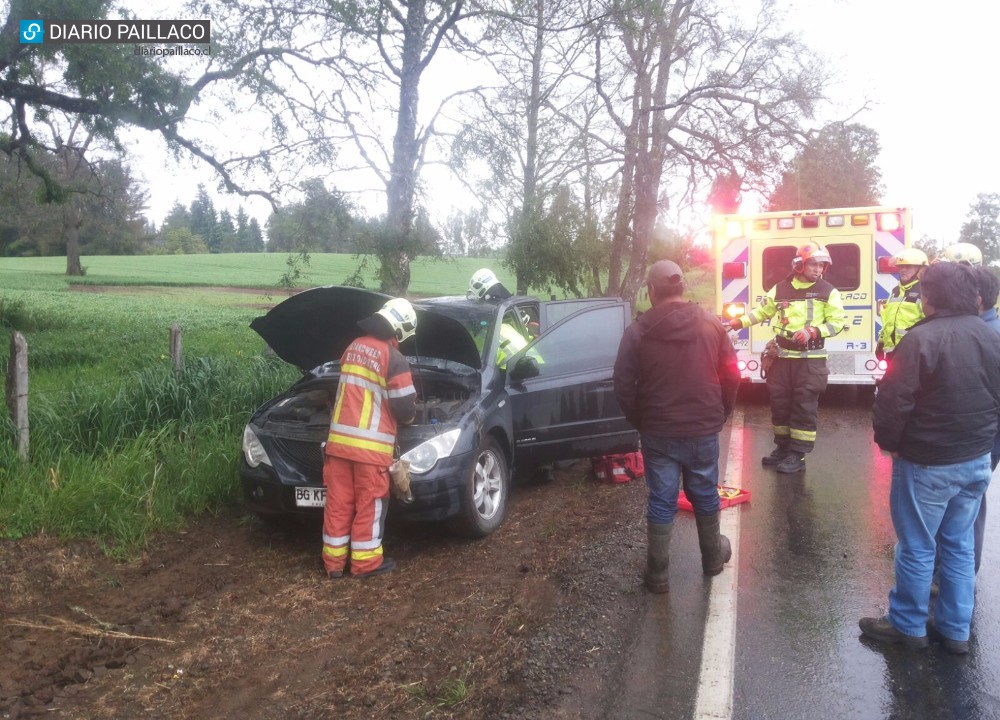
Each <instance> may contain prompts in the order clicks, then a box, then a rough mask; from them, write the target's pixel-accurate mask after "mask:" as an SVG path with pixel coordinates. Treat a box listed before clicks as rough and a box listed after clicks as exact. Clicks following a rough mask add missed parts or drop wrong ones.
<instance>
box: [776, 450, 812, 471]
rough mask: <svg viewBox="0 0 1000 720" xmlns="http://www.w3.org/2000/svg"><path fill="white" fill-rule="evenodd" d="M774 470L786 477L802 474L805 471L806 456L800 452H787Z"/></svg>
mask: <svg viewBox="0 0 1000 720" xmlns="http://www.w3.org/2000/svg"><path fill="white" fill-rule="evenodd" d="M774 469H775V470H777V471H778V472H780V473H785V474H788V475H791V474H792V473H797V472H802V471H803V470H805V469H806V456H805V455H803V454H802V453H800V452H796V451H794V450H789V451H788V453H787V454H786V455H785V457H783V458H781V462H779V463H778V465H777V467H775V468H774Z"/></svg>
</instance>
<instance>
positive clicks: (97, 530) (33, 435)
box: [0, 254, 712, 695]
mask: <svg viewBox="0 0 1000 720" xmlns="http://www.w3.org/2000/svg"><path fill="white" fill-rule="evenodd" d="M286 257H287V256H285V255H266V254H242V255H240V254H237V255H199V256H141V257H88V258H84V259H83V264H84V266H85V267H86V268H87V275H86V276H85V277H83V278H73V279H69V278H67V277H66V276H65V274H64V273H65V258H17V259H13V258H0V362H3V366H4V368H6V363H7V354H8V352H9V346H10V338H11V334H12V332H13V331H15V330H17V331H19V332H21V333H22V334H23V335H24V336H25V338H26V340H27V343H28V367H29V372H30V378H29V419H30V441H31V456H30V460H29V462H27V463H24V462H21V461H20V460H19V459H18V458H17V457H16V452H15V446H14V433H13V429H12V427H11V424H10V422H9V420H8V419H7V418H6V414H4V415H3V416H2V419H0V537H3V538H19V537H24V536H28V535H32V534H35V533H38V532H42V531H45V532H47V533H51V534H54V535H57V536H61V537H81V536H85V537H95V538H97V539H99V540H100V542H101V543H102V544H103V545H104V547H105V548H106V549H107V551H108V552H109V553H111V554H113V555H115V556H119V557H128V556H131V555H133V554H134V553H136V552H137V551H139V550H141V549H142V548H143V547H144V545H145V543H146V542H147V540H148V538H149V536H150V533H153V532H155V531H157V530H160V529H164V528H173V527H178V526H180V525H181V524H182V523H183V522H184V520H185V519H186V518H188V517H190V516H191V515H193V514H197V513H204V512H217V511H219V510H220V509H222V508H224V507H225V506H227V505H229V504H232V503H234V502H238V499H239V498H238V495H239V492H238V477H237V468H238V461H239V452H240V437H241V433H242V429H243V426H244V424H245V423H246V421H247V420H248V419H249V416H250V413H251V412H252V411H253V410H254V408H256V407H257V406H259V405H260V404H261V403H263V402H265V401H266V400H268V399H269V398H271V397H273V396H274V395H275V394H277V393H278V392H280V391H281V390H284V389H285V388H286V387H288V385H290V384H291V382H292V381H293V380H294V378H295V377H296V376H297V374H298V373H297V371H296V370H294V369H293V368H291V367H289V366H288V365H286V364H284V363H282V362H281V361H279V360H275V359H274V358H267V357H265V356H264V349H265V346H264V343H263V341H262V340H261V339H260V338H259V337H258V336H257V335H256V333H254V332H253V331H252V330H251V329H250V327H249V324H250V321H251V320H252V319H253V318H254V317H256V316H258V315H260V314H262V313H263V312H265V311H266V308H267V307H269V306H270V305H273V304H274V303H276V302H279V301H280V300H281V299H283V295H281V294H280V293H279V292H278V290H277V288H278V284H279V279H280V277H281V275H282V273H283V272H285V270H286V265H285V259H286ZM355 263H356V261H355V259H354V258H353V257H352V256H350V255H313V256H312V261H311V265H310V267H308V268H306V270H307V274H306V276H305V277H304V278H303V279H302V283H303V285H304V286H314V285H326V284H337V283H339V282H341V281H342V280H343V279H344V278H346V277H347V276H348V275H350V274H351V273H352V272H353V269H354V266H355ZM484 266H489V267H492V268H493V269H495V271H496V272H497V273H498V276H499V278H500V280H501V281H502V282H503V283H504V284H505V285H507V286H508V287H511V288H512V287H513V286H514V280H513V277H512V276H511V275H510V274H509V273H507V272H505V271H504V270H503V268H501V267H500V266H499V263H497V262H496V261H489V260H483V259H479V258H460V259H455V260H440V261H438V260H420V261H418V262H415V263H414V264H413V266H412V272H413V280H412V283H411V286H410V290H411V294H413V295H415V296H420V295H428V296H430V295H453V294H463V293H464V292H465V289H466V286H467V282H468V278H469V277H470V276H471V275H472V273H473V272H474V271H475V270H477V269H478V268H480V267H484ZM706 280H710V276H709V275H708V274H707V273H702V274H701V275H700V276H699V275H698V273H697V271H694V272H692V273H689V282H690V283H691V284H692V285H693V288H692V291H691V292H690V293H689V296H690V297H691V299H694V300H698V301H703V302H705V303H706V304H707V302H708V301H709V300H710V298H711V292H712V285H711V283H710V281H709V282H706ZM371 284H372V285H374V280H372V283H371ZM151 286H152V287H151ZM213 286H214V287H213ZM232 288H252V290H250V291H238V290H232ZM706 288H707V291H706ZM703 295H704V297H702V296H703ZM705 298H708V300H705ZM175 322H176V323H177V324H178V325H179V326H180V328H181V331H182V336H183V354H184V366H185V370H184V373H183V374H182V376H181V377H180V378H176V377H174V373H173V368H172V365H171V361H170V359H169V357H168V338H169V329H170V326H171V324H172V323H175ZM455 689H456V690H458V691H461V690H462V688H461V687H460V686H458V687H456V688H455ZM448 694H450V693H445V695H448ZM458 694H461V693H460V692H459V693H458Z"/></svg>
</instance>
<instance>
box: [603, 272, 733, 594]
mask: <svg viewBox="0 0 1000 720" xmlns="http://www.w3.org/2000/svg"><path fill="white" fill-rule="evenodd" d="M646 286H647V289H648V291H649V300H650V302H651V303H652V307H651V308H650V309H649V310H648V311H646V312H645V313H643V314H642V316H641V317H640V318H639V319H638V320H637V321H636V322H634V323H632V324H631V325H630V326H629V327H628V328H627V329H626V330H625V334H624V336H623V337H622V340H621V344H620V345H619V346H618V357H617V360H616V361H615V372H614V388H615V396H616V397H617V399H618V403H619V405H620V406H621V408H622V410H623V411H624V413H625V418H626V419H627V420H628V421H629V422H630V423H631V424H632V426H633V427H635V428H636V429H637V430H638V431H639V436H640V446H641V448H640V449H641V451H642V458H643V463H644V466H645V475H646V487H647V491H648V497H647V502H646V530H647V539H648V545H647V553H646V572H645V584H646V587H647V588H648V589H649V590H650V592H654V593H663V592H667V590H668V587H669V583H668V578H667V570H668V567H669V550H670V537H671V534H672V532H673V527H674V516H675V515H676V514H677V498H678V494H679V491H680V485H681V483H682V482H683V484H684V493H685V494H686V495H687V497H688V499H689V500H690V501H691V504H692V505H693V506H694V513H695V522H696V524H697V526H698V545H699V548H700V549H701V564H702V570H703V571H704V573H705V574H706V575H718V574H719V573H720V572H722V569H723V567H724V565H725V564H726V563H727V562H728V561H729V559H730V558H731V557H732V549H731V547H730V544H729V539H728V538H727V537H726V536H725V535H722V534H721V533H720V531H719V511H720V502H719V492H718V485H719V431H720V430H722V426H723V424H724V423H725V421H726V419H727V418H728V417H729V415H730V414H731V413H732V411H733V408H734V407H735V405H736V392H737V390H738V389H739V384H740V371H739V369H738V368H737V365H736V351H735V350H734V349H733V344H732V342H730V340H729V337H728V335H727V333H726V331H725V329H724V328H722V326H721V325H720V324H719V321H718V320H717V319H716V318H715V316H714V315H710V314H709V313H708V312H707V311H706V310H704V309H702V308H701V307H699V306H698V305H697V304H695V303H691V302H685V301H684V297H683V295H684V288H685V283H684V273H683V272H682V271H681V268H680V267H679V266H678V265H677V263H675V262H672V261H670V260H660V261H659V262H656V263H654V264H653V265H652V267H650V269H649V274H648V276H647V279H646Z"/></svg>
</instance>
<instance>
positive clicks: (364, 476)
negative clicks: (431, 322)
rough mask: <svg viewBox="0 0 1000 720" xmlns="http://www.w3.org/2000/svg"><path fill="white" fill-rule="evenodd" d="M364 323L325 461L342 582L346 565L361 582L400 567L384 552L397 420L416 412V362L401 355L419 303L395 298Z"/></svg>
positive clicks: (333, 558)
mask: <svg viewBox="0 0 1000 720" xmlns="http://www.w3.org/2000/svg"><path fill="white" fill-rule="evenodd" d="M358 324H359V325H360V326H361V329H362V330H363V331H364V332H365V334H364V335H363V336H362V337H359V338H358V339H357V340H355V341H354V342H352V343H351V344H350V345H349V346H348V348H347V350H345V351H344V354H343V355H342V356H341V358H340V383H339V385H338V387H337V400H336V402H335V403H334V406H333V415H332V417H331V419H330V435H329V437H328V438H327V442H326V457H325V461H324V464H323V484H324V485H326V488H327V491H326V507H325V509H324V512H323V565H324V567H325V568H326V572H327V575H328V576H329V577H331V578H341V577H344V574H345V572H346V571H347V569H348V565H350V573H351V575H354V576H362V577H366V576H371V575H379V574H382V573H387V572H391V571H392V570H394V569H395V568H396V562H395V561H394V560H393V559H392V558H388V557H385V556H383V554H382V535H383V532H384V530H385V516H386V512H387V510H388V508H389V466H390V465H391V464H392V462H393V451H394V449H395V445H396V425H397V423H403V424H409V423H411V422H413V418H414V416H415V414H416V391H415V390H414V388H413V378H412V376H411V374H410V365H409V363H408V362H407V361H406V358H405V357H403V355H402V353H400V352H399V343H400V342H402V341H404V340H406V339H407V338H409V337H411V336H412V335H413V334H414V332H415V331H416V327H417V315H416V313H415V312H414V310H413V306H412V305H410V303H409V302H407V301H406V300H403V299H402V298H395V299H393V300H390V301H388V302H387V303H386V304H385V305H383V306H382V308H381V309H380V310H379V311H378V312H376V313H374V314H373V315H371V316H369V317H367V318H365V319H364V320H362V321H361V322H360V323H358ZM348 553H350V557H348Z"/></svg>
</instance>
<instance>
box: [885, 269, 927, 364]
mask: <svg viewBox="0 0 1000 720" xmlns="http://www.w3.org/2000/svg"><path fill="white" fill-rule="evenodd" d="M923 319H924V308H923V305H921V304H920V279H919V278H917V279H915V280H913V281H912V282H910V283H908V284H906V285H902V284H900V285H897V286H896V287H895V288H893V291H892V294H891V295H889V299H888V300H887V301H886V304H885V307H884V308H883V309H882V331H881V332H880V333H879V336H878V341H879V342H880V343H882V347H883V348H885V349H886V350H887V351H889V350H893V349H894V348H895V347H896V345H898V344H899V341H900V340H901V339H902V338H903V336H904V335H906V331H907V330H909V329H910V328H911V327H913V326H914V325H916V324H917V323H918V322H920V321H921V320H923Z"/></svg>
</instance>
